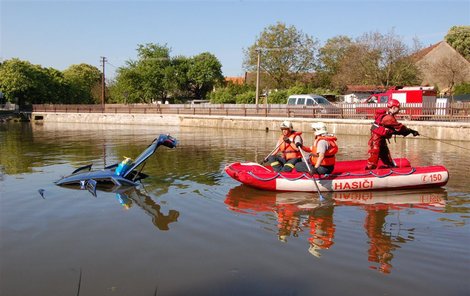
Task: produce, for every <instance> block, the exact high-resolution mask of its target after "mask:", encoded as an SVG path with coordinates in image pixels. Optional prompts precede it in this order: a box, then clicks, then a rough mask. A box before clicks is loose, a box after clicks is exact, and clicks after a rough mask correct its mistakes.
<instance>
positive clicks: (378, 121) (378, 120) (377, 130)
mask: <svg viewBox="0 0 470 296" xmlns="http://www.w3.org/2000/svg"><path fill="white" fill-rule="evenodd" d="M385 115H387V110H377V111H376V112H375V120H374V122H373V123H372V126H371V127H370V131H371V132H373V133H374V134H377V135H379V136H381V137H386V138H390V137H391V136H392V134H393V130H392V129H389V128H386V127H385V126H384V125H383V124H382V119H383V118H384V117H385Z"/></svg>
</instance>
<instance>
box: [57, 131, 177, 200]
mask: <svg viewBox="0 0 470 296" xmlns="http://www.w3.org/2000/svg"><path fill="white" fill-rule="evenodd" d="M176 144H177V140H176V139H175V138H173V137H171V136H170V135H164V134H161V135H160V136H159V137H158V138H156V139H155V140H153V142H152V143H151V144H150V145H149V146H148V147H147V148H146V149H145V150H144V151H143V152H142V153H141V154H140V155H139V156H138V157H137V158H136V159H135V160H134V161H132V159H130V158H126V159H125V160H123V161H122V162H121V163H116V164H113V165H110V166H107V167H105V168H104V169H103V170H96V171H91V167H92V164H89V165H86V166H83V167H80V168H78V169H76V170H75V171H73V172H72V174H70V175H68V176H65V177H63V178H62V179H60V180H58V181H56V182H55V184H56V185H59V186H77V185H78V186H80V188H81V189H88V190H89V191H90V192H91V193H92V194H93V195H95V196H96V187H97V186H103V187H121V186H137V185H138V183H137V182H138V181H140V180H142V179H145V178H147V177H148V175H146V174H144V173H142V170H143V168H144V166H145V162H146V161H147V159H148V158H149V157H150V156H152V155H153V154H154V153H155V151H156V150H157V148H158V147H159V146H161V145H163V146H165V147H168V148H174V147H176Z"/></svg>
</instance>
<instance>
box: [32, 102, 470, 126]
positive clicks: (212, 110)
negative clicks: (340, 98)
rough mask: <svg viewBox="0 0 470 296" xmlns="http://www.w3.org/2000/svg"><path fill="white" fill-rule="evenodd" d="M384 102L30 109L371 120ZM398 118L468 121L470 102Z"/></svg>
mask: <svg viewBox="0 0 470 296" xmlns="http://www.w3.org/2000/svg"><path fill="white" fill-rule="evenodd" d="M385 107H386V106H385V104H362V103H357V104H354V103H351V104H350V103H338V104H334V105H328V106H291V105H285V104H268V105H258V106H256V105H255V104H201V105H193V104H129V105H125V104H106V105H104V106H102V105H50V104H43V105H33V108H32V111H33V112H55V113H57V112H61V113H116V114H125V113H127V114H160V115H163V114H177V115H212V116H243V117H247V116H254V117H298V118H343V119H372V118H374V115H375V111H376V110H379V109H384V108H385ZM398 117H399V118H401V119H407V120H418V121H459V122H470V102H465V103H460V102H458V103H446V104H432V105H424V106H423V104H418V103H412V104H403V105H402V110H401V111H400V114H399V115H398Z"/></svg>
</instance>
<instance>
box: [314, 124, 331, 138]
mask: <svg viewBox="0 0 470 296" xmlns="http://www.w3.org/2000/svg"><path fill="white" fill-rule="evenodd" d="M312 128H313V130H314V132H315V136H319V135H323V134H327V133H328V131H327V130H326V124H325V123H324V122H315V123H312Z"/></svg>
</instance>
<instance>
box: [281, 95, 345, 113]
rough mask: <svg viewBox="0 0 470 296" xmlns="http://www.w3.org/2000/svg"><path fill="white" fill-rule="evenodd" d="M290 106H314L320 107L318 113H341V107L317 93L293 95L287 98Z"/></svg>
mask: <svg viewBox="0 0 470 296" xmlns="http://www.w3.org/2000/svg"><path fill="white" fill-rule="evenodd" d="M287 105H288V107H289V106H305V107H308V106H312V107H314V108H317V109H318V113H322V114H340V113H341V109H340V108H338V107H336V106H335V105H334V104H332V103H331V102H330V101H328V100H327V99H326V98H325V97H322V96H320V95H315V94H308V95H291V96H289V97H288V98H287Z"/></svg>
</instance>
